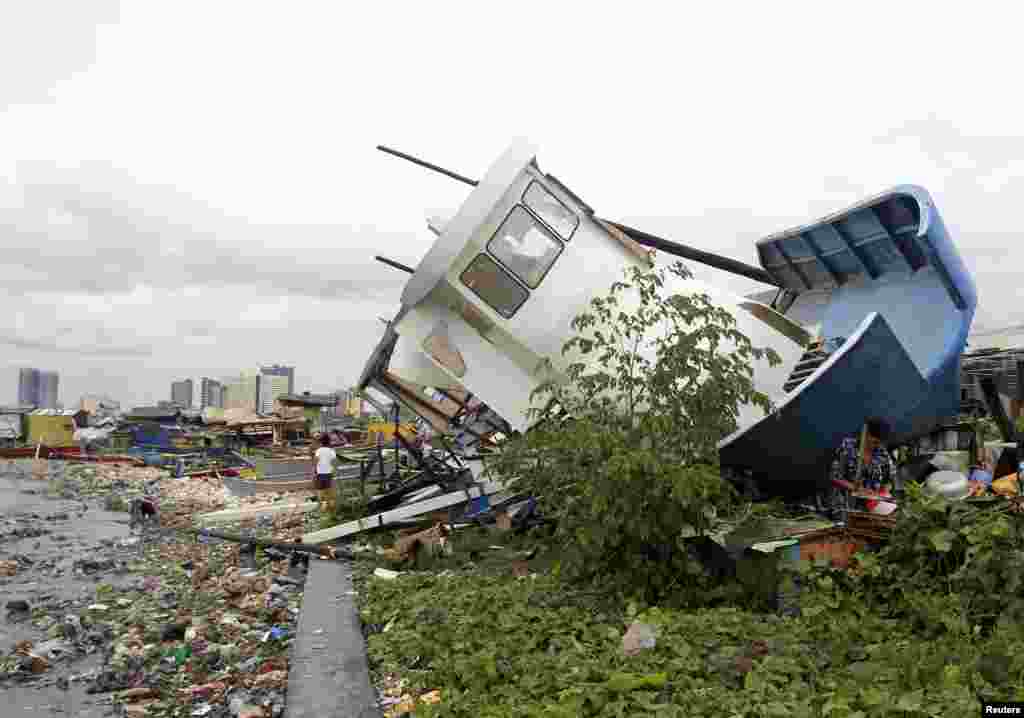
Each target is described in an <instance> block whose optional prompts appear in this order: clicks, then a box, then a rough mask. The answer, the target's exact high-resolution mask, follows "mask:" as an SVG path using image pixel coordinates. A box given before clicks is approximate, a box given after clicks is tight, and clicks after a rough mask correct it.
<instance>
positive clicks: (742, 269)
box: [377, 145, 780, 287]
mask: <svg viewBox="0 0 1024 718" xmlns="http://www.w3.org/2000/svg"><path fill="white" fill-rule="evenodd" d="M377 149H378V150H380V151H381V152H386V153H388V154H389V155H394V156H395V157H400V158H402V159H403V160H408V161H409V162H412V163H413V164H416V165H419V166H420V167H426V168H427V169H429V170H433V171H434V172H440V173H441V174H443V175H445V176H447V177H451V178H452V179H456V180H458V181H459V182H463V183H465V184H468V185H470V186H471V187H476V186H477V185H478V184H479V182H477V181H476V180H472V179H470V178H468V177H465V176H463V175H460V174H458V173H456V172H452V171H451V170H446V169H445V168H443V167H440V166H438V165H435V164H432V163H430V162H426V161H424V160H421V159H419V158H418V157H413V156H412V155H408V154H406V153H404V152H399V151H398V150H394V149H391V148H390V147H385V146H384V145H377ZM559 184H561V183H560V182H559ZM598 219H601V218H598ZM601 221H602V222H607V223H608V224H610V225H612V226H613V227H615V228H616V229H618V230H619V231H620V232H622V233H624V234H625V235H626V236H628V237H629V238H630V239H632V240H633V241H634V242H636V243H637V244H642V245H644V246H645V247H650V248H652V249H657V250H660V251H662V252H665V253H666V254H671V255H673V256H676V257H682V258H684V259H689V260H691V261H693V262H697V263H699V264H705V265H707V266H709V267H714V268H715V269H721V270H722V271H724V272H730V273H732V274H738V275H739V276H741V277H746V278H748V279H753V280H754V281H756V282H761V283H762V284H768V285H771V286H773V287H778V286H780V284H779V282H778V281H777V280H776V279H775V278H774V277H772V275H770V274H768V272H766V271H765V270H763V269H761V268H760V267H754V266H751V265H749V264H744V263H743V262H740V261H737V260H735V259H729V258H728V257H723V256H721V255H718V254H712V253H711V252H704V251H702V250H700V249H695V248H694V247H688V246H687V245H685V244H680V243H679V242H673V241H671V240H668V239H664V238H663V237H657V236H655V235H653V234H648V233H647V232H642V231H641V230H639V229H634V228H632V227H627V226H626V225H624V224H619V223H618V222H612V221H610V220H607V219H601ZM377 259H380V260H381V261H384V260H383V259H381V258H380V257H378V258H377ZM388 263H390V262H388ZM392 266H394V265H392ZM399 268H400V267H399Z"/></svg>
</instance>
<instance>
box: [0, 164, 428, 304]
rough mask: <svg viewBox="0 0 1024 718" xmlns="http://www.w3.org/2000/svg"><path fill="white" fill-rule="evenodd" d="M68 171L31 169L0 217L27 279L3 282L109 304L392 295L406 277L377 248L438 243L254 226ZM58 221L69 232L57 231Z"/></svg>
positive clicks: (123, 180)
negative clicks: (139, 290) (141, 296)
mask: <svg viewBox="0 0 1024 718" xmlns="http://www.w3.org/2000/svg"><path fill="white" fill-rule="evenodd" d="M66 172H68V171H58V170H56V169H54V168H52V167H46V166H41V165H32V166H29V167H27V171H25V172H23V174H25V175H27V177H28V178H29V180H28V181H23V183H22V186H21V189H22V191H23V195H24V203H23V206H21V207H17V208H14V209H5V210H0V238H2V241H3V244H4V246H5V249H4V262H5V264H8V265H14V266H19V267H22V268H24V269H27V270H29V271H28V272H25V273H22V274H20V275H18V276H14V277H11V278H10V279H8V280H5V282H6V283H7V284H8V286H10V287H11V288H16V289H19V290H21V291H33V290H37V291H47V292H82V293H88V294H94V295H103V294H115V293H123V292H129V291H131V290H133V289H135V288H136V287H137V286H139V285H143V284H145V285H149V286H152V287H156V288H166V289H179V288H181V287H184V286H196V287H220V288H223V287H246V288H251V289H253V290H254V291H256V292H261V293H264V294H278V295H292V296H307V297H315V298H320V299H350V298H358V299H366V298H373V297H378V298H383V297H389V298H390V297H394V296H397V294H398V292H399V291H400V290H401V287H402V286H403V284H404V282H405V281H406V279H407V277H406V276H405V275H404V274H401V273H399V272H396V271H395V270H392V269H390V268H387V267H384V266H383V265H381V264H379V263H377V262H375V261H374V260H373V255H374V253H375V248H376V247H379V246H382V245H389V246H395V245H403V244H404V245H406V246H409V247H410V249H414V248H420V247H421V245H422V247H421V248H422V249H423V250H425V249H426V247H427V245H428V243H426V242H424V241H423V240H422V239H421V238H417V237H415V236H399V235H385V234H381V233H376V232H365V231H364V232H362V233H359V232H356V231H354V230H352V229H351V228H348V227H341V226H323V225H321V226H310V225H297V226H268V225H250V224H248V223H246V222H245V221H244V220H240V219H236V218H231V217H228V216H226V215H224V214H223V213H220V212H217V211H216V210H213V209H211V208H209V207H206V206H205V205H203V204H202V203H200V202H198V201H196V200H193V199H191V198H183V197H182V196H181V195H179V194H178V193H176V192H175V191H174V190H172V189H168V188H161V187H137V186H134V185H133V184H132V182H131V181H130V178H127V177H124V176H119V175H117V174H116V173H114V172H112V171H111V170H110V169H109V168H105V167H102V166H95V165H94V166H88V167H87V168H85V169H84V170H80V171H73V172H71V174H70V175H68V174H66ZM97 188H98V189H97ZM143 208H145V209H143ZM54 212H56V213H62V214H63V216H65V217H70V218H71V224H70V225H67V224H63V225H62V224H57V225H54V224H51V223H50V222H49V219H50V217H51V214H52V213H54ZM295 247H300V248H301V247H318V248H316V249H294V248H295ZM401 259H403V260H405V261H407V262H409V261H411V262H412V263H413V264H415V260H414V259H413V260H410V258H409V257H408V255H406V256H403V257H401Z"/></svg>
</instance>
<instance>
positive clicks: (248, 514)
mask: <svg viewBox="0 0 1024 718" xmlns="http://www.w3.org/2000/svg"><path fill="white" fill-rule="evenodd" d="M319 508H320V504H318V503H315V502H313V501H306V502H303V503H301V504H286V505H284V506H281V505H273V506H261V507H257V508H251V509H227V510H225V511H214V512H213V513H210V514H201V515H199V516H196V523H197V524H199V525H201V526H203V525H206V524H211V523H221V522H231V521H241V520H242V519H252V518H259V517H260V516H274V515H275V514H283V513H287V512H289V511H302V512H303V513H309V512H310V511H316V510H317V509H319Z"/></svg>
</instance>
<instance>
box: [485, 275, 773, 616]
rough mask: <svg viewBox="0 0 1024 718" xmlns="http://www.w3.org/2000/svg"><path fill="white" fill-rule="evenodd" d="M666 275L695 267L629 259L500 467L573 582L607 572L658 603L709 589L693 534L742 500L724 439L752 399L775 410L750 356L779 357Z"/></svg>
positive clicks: (622, 586) (612, 582) (580, 326)
mask: <svg viewBox="0 0 1024 718" xmlns="http://www.w3.org/2000/svg"><path fill="white" fill-rule="evenodd" d="M667 273H671V274H672V275H675V276H678V277H682V278H686V277H688V276H689V273H688V271H687V270H686V269H685V267H683V266H682V265H681V264H676V265H674V266H673V267H671V268H670V269H669V270H667V271H666V270H664V269H663V270H653V269H649V270H641V269H639V268H632V269H631V270H630V271H629V272H628V273H627V275H626V280H627V281H622V282H617V283H615V284H614V285H613V286H612V288H611V291H610V292H609V294H608V295H607V296H606V297H599V298H596V299H595V300H593V302H592V303H591V307H590V310H589V311H588V312H585V313H583V314H581V315H580V316H579V317H577V318H576V319H575V320H574V322H573V330H574V332H575V336H573V337H572V338H571V339H570V340H569V341H568V342H567V343H566V345H565V347H564V350H563V354H568V355H570V356H572V357H573V362H572V363H571V364H570V365H569V368H568V371H567V375H568V382H567V383H556V382H553V381H549V382H546V383H544V384H543V385H542V386H541V387H540V388H539V389H538V390H537V392H535V395H534V397H533V399H534V401H535V403H536V405H537V406H543V407H545V411H540V410H535V411H534V418H535V419H537V420H538V421H539V423H538V424H537V425H536V426H535V428H534V429H532V430H531V431H530V432H528V433H527V434H525V435H524V436H523V437H521V438H519V439H517V440H514V441H512V442H510V444H509V445H508V446H507V447H505V448H503V451H502V456H501V460H500V461H499V462H496V463H495V465H494V467H493V468H494V470H495V471H496V473H497V474H499V475H503V476H515V477H518V484H517V490H522V491H523V492H525V493H530V494H532V495H534V496H536V497H537V498H538V501H539V504H540V507H541V509H542V510H543V512H544V514H545V515H546V516H548V517H550V518H552V519H554V520H556V521H557V531H556V533H555V536H554V542H555V543H557V544H559V545H562V546H564V547H566V548H565V556H564V560H563V563H562V566H561V568H562V570H563V572H564V573H565V575H566V576H567V577H573V578H580V579H589V578H593V577H594V576H598V575H600V576H601V577H602V579H603V580H604V581H605V583H606V585H608V586H609V587H610V588H612V589H614V590H619V591H623V592H627V593H630V594H635V595H636V596H638V597H642V598H645V599H648V600H653V599H656V598H659V597H667V596H673V597H675V598H677V599H685V598H686V597H696V596H699V595H703V594H704V593H705V592H706V591H708V590H712V587H711V586H709V585H707V583H706V582H705V581H704V580H703V572H702V571H700V570H699V569H698V568H697V567H696V566H695V565H694V562H693V560H692V558H691V557H690V554H689V552H688V551H687V550H685V547H684V545H683V539H684V538H685V537H686V536H687V535H688V534H689V535H697V536H700V535H702V534H705V533H707V532H708V531H709V530H711V529H712V528H713V527H715V526H716V525H717V524H718V523H719V521H720V520H721V519H722V518H724V517H726V516H728V515H729V514H730V513H733V512H735V511H737V510H738V509H739V508H741V502H739V501H738V500H737V496H736V494H735V491H733V490H732V488H731V486H730V485H729V484H727V483H725V482H723V481H722V480H721V478H720V471H719V466H718V450H717V442H718V440H719V439H720V438H721V437H722V436H725V435H727V434H729V433H731V432H732V431H734V430H735V428H736V421H737V417H738V412H739V407H740V406H741V405H744V404H748V403H749V404H754V405H756V406H760V407H761V408H762V409H764V410H765V411H768V410H769V409H770V403H769V401H768V398H767V397H766V396H764V395H763V394H761V393H759V392H758V391H757V390H756V389H755V387H754V384H753V381H752V376H753V372H752V369H751V366H750V365H751V362H752V361H753V360H756V359H762V358H767V359H768V361H769V362H771V363H772V364H775V363H777V362H778V361H779V359H778V356H777V355H775V353H774V352H772V351H771V350H767V349H760V348H756V347H753V346H752V345H751V343H750V341H749V340H748V339H747V338H746V337H745V336H743V334H742V333H740V332H739V331H737V330H736V328H735V320H734V319H733V318H732V316H731V315H730V314H729V313H728V312H726V311H725V310H723V309H721V308H719V307H716V306H715V305H714V304H713V303H712V302H711V300H710V298H709V297H707V296H706V295H702V294H695V295H686V294H672V295H668V294H667V292H666V291H665V278H666V274H667ZM595 360H596V361H595ZM566 417H572V418H571V420H569V419H567V418H566Z"/></svg>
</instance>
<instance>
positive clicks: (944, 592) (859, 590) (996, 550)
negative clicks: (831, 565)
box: [830, 484, 1024, 637]
mask: <svg viewBox="0 0 1024 718" xmlns="http://www.w3.org/2000/svg"><path fill="white" fill-rule="evenodd" d="M1018 507H1019V504H1018V502H1017V500H1011V501H1003V500H1000V499H996V500H995V501H991V502H982V503H972V502H963V501H960V502H950V501H946V500H945V499H943V498H941V497H938V496H931V495H928V494H926V493H925V492H923V491H922V489H921V487H920V486H919V485H917V484H911V485H909V486H908V487H907V490H906V497H905V499H904V501H903V503H902V505H901V509H900V515H899V519H898V521H897V523H896V526H895V527H894V529H893V533H892V536H891V538H890V539H889V541H888V542H887V543H886V545H885V546H884V547H883V548H882V549H881V550H880V551H879V552H878V553H876V554H870V555H866V556H865V555H862V556H859V557H858V561H857V568H856V569H855V570H854V571H853V572H851V573H839V572H831V579H830V580H834V581H835V584H834V586H830V589H832V591H833V595H834V599H833V603H832V604H831V607H832V608H836V607H838V606H839V605H840V604H843V603H846V604H849V603H850V602H851V601H854V602H861V601H863V603H864V604H866V605H870V606H873V607H875V609H876V610H881V611H883V612H884V613H885V614H887V615H888V616H890V617H893V618H899V619H900V620H903V621H908V622H910V623H911V624H912V625H914V626H915V627H916V629H917V630H918V631H919V632H922V633H924V634H925V635H932V636H934V635H939V634H945V633H950V634H956V635H961V636H965V637H966V636H970V635H973V634H982V633H984V634H989V633H991V632H992V630H993V629H994V628H996V627H997V626H1001V627H1002V628H1004V629H1006V630H1016V627H1017V626H1018V625H1022V619H1024V600H1021V598H1020V595H1021V593H1022V590H1024V515H1022V514H1021V513H1019V512H1018ZM1022 635H1024V634H1022Z"/></svg>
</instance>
